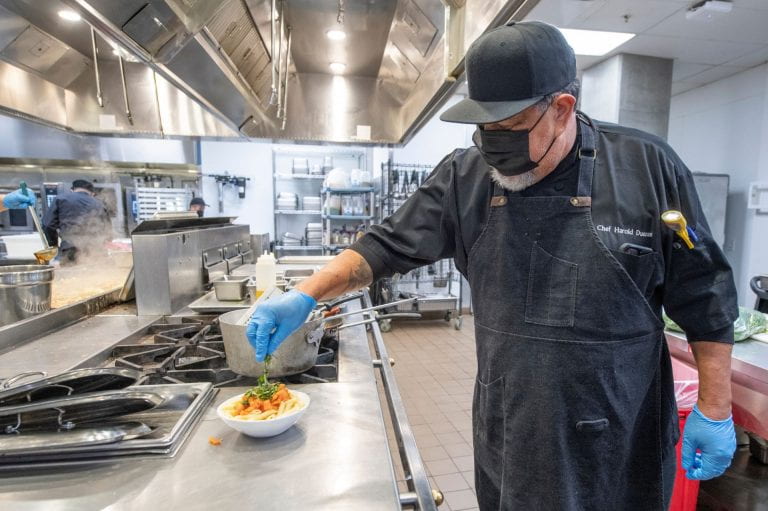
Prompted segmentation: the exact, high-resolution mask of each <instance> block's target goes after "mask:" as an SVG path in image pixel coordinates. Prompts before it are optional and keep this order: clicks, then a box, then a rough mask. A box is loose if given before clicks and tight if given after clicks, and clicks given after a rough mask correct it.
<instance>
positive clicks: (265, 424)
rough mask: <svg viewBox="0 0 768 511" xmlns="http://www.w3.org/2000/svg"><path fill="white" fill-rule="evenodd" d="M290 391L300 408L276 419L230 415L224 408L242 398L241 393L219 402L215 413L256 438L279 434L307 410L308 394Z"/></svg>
mask: <svg viewBox="0 0 768 511" xmlns="http://www.w3.org/2000/svg"><path fill="white" fill-rule="evenodd" d="M290 392H291V394H292V395H294V396H296V398H298V400H299V403H300V404H301V405H302V406H301V408H299V409H298V410H296V411H294V412H291V413H289V414H288V415H284V416H282V417H278V418H276V419H270V420H263V421H255V420H247V419H236V418H234V417H231V416H230V415H229V413H228V412H227V411H225V410H224V409H225V408H227V407H229V406H232V404H233V403H235V401H239V400H240V399H242V398H243V394H238V395H237V396H233V397H231V398H229V399H227V400H226V401H224V402H223V403H221V404H220V405H219V407H218V408H216V413H217V414H218V416H219V418H220V419H221V420H223V421H224V422H225V423H226V424H227V426H229V427H230V428H232V429H235V430H237V431H239V432H240V433H243V434H245V435H248V436H252V437H258V438H266V437H270V436H275V435H279V434H280V433H283V432H284V431H287V430H288V429H289V428H290V427H291V426H293V425H294V424H296V421H298V420H299V419H300V418H301V416H302V415H304V412H306V411H307V408H309V396H308V395H306V394H305V393H303V392H299V391H298V390H291V391H290Z"/></svg>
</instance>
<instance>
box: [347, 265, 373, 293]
mask: <svg viewBox="0 0 768 511" xmlns="http://www.w3.org/2000/svg"><path fill="white" fill-rule="evenodd" d="M371 282H373V272H372V271H371V267H370V266H369V265H368V263H367V262H366V261H365V260H362V261H360V263H359V264H358V265H357V267H356V268H355V269H354V270H352V272H351V273H350V274H349V279H348V280H347V289H348V290H350V291H353V290H354V291H356V290H358V289H360V288H362V287H365V286H367V285H369V284H370V283H371Z"/></svg>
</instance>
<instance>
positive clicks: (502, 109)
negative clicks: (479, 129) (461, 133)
mask: <svg viewBox="0 0 768 511" xmlns="http://www.w3.org/2000/svg"><path fill="white" fill-rule="evenodd" d="M543 98H544V96H539V97H535V98H529V99H520V100H517V101H475V100H474V99H469V98H466V99H463V100H461V101H459V102H458V103H456V104H455V105H453V106H452V107H451V108H449V109H448V110H446V111H445V112H443V113H442V115H440V120H441V121H445V122H458V123H462V124H490V123H493V122H499V121H503V120H504V119H509V118H510V117H512V116H513V115H516V114H519V113H520V112H522V111H523V110H525V109H526V108H528V107H529V106H531V105H534V104H536V103H538V102H539V101H540V100H541V99H543Z"/></svg>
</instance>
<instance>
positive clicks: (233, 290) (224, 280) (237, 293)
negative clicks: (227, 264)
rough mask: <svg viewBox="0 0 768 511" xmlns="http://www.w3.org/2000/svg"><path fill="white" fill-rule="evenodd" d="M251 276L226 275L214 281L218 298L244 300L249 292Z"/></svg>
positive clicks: (214, 288)
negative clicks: (247, 288)
mask: <svg viewBox="0 0 768 511" xmlns="http://www.w3.org/2000/svg"><path fill="white" fill-rule="evenodd" d="M249 280H250V277H232V276H229V275H225V276H223V277H220V278H218V279H216V280H214V281H213V290H214V291H215V292H216V298H217V299H218V300H223V301H236V302H239V301H240V300H243V299H244V298H245V296H246V294H247V291H246V285H247V284H248V281H249Z"/></svg>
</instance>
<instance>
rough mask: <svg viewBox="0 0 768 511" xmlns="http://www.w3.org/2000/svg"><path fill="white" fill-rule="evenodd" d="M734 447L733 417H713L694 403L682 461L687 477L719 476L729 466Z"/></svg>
mask: <svg viewBox="0 0 768 511" xmlns="http://www.w3.org/2000/svg"><path fill="white" fill-rule="evenodd" d="M697 451H700V452H697ZM735 451H736V432H735V431H734V429H733V417H728V418H727V419H725V420H721V421H713V420H711V419H708V418H707V417H706V416H705V415H704V414H703V413H701V411H700V410H699V407H698V406H694V407H693V411H692V412H691V414H690V415H689V416H688V419H687V420H686V421H685V430H684V432H683V451H682V463H683V468H684V469H685V470H686V475H687V476H688V479H712V478H713V477H717V476H719V475H720V474H722V473H723V472H725V469H727V468H728V467H729V466H730V464H731V460H732V459H733V453H734V452H735Z"/></svg>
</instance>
